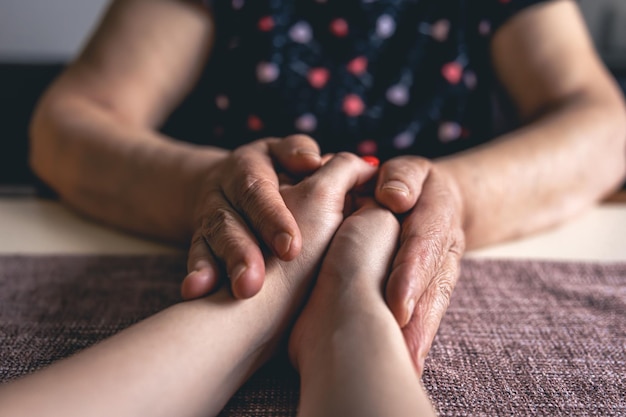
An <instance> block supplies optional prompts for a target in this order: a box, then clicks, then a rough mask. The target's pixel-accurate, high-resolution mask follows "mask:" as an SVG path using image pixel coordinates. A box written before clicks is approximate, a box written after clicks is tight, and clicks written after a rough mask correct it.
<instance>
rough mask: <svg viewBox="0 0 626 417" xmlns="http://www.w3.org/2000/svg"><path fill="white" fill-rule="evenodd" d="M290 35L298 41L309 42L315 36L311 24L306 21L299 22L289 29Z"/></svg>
mask: <svg viewBox="0 0 626 417" xmlns="http://www.w3.org/2000/svg"><path fill="white" fill-rule="evenodd" d="M289 37H290V38H291V39H292V40H293V41H294V42H298V43H307V42H309V41H310V40H311V39H312V38H313V31H312V30H311V26H310V25H309V24H308V23H306V22H298V23H296V24H295V25H293V26H292V27H291V29H289Z"/></svg>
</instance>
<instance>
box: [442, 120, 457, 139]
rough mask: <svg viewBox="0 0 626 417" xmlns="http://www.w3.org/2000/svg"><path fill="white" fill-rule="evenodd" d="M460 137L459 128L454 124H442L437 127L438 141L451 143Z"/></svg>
mask: <svg viewBox="0 0 626 417" xmlns="http://www.w3.org/2000/svg"><path fill="white" fill-rule="evenodd" d="M460 136H461V126H460V125H459V124H458V123H456V122H443V123H441V125H439V140H441V141H442V142H443V143H447V142H452V141H453V140H456V139H458V138H459V137H460Z"/></svg>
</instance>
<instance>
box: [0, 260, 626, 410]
mask: <svg viewBox="0 0 626 417" xmlns="http://www.w3.org/2000/svg"><path fill="white" fill-rule="evenodd" d="M185 263H186V257H185V256H184V255H181V256H174V257H171V256H157V257H151V256H138V257H137V256H113V257H107V256H45V257H32V256H31V257H20V256H0V383H2V382H4V381H8V380H10V379H13V378H16V377H19V376H20V375H24V374H27V373H29V372H31V371H33V370H35V369H38V368H40V367H42V366H45V365H48V364H49V363H51V362H53V361H55V360H58V359H60V358H63V357H66V356H69V355H71V354H72V353H74V352H76V351H78V350H80V349H83V348H85V347H87V346H89V345H91V344H93V343H95V342H97V341H99V340H102V339H104V338H106V337H109V336H111V335H113V334H114V333H116V332H118V331H120V330H121V329H123V328H125V327H128V326H129V325H131V324H132V323H134V322H136V321H138V320H140V319H142V318H144V317H146V316H148V315H151V314H153V313H156V312H157V311H159V310H162V309H163V308H166V307H167V306H169V305H171V304H173V303H176V302H178V300H179V291H178V289H179V284H180V280H181V278H182V277H183V276H184V275H185V271H186V267H185ZM625 311H626V263H618V264H596V263H554V262H533V261H479V260H464V261H463V269H462V274H461V278H460V279H459V283H458V285H457V288H456V290H455V292H454V294H453V296H452V302H451V304H450V307H449V309H448V312H447V313H446V316H445V317H444V319H443V322H442V323H441V327H440V329H439V333H438V335H437V337H436V339H435V341H434V343H433V347H432V350H431V353H430V356H429V359H428V360H427V361H426V369H425V372H424V386H425V387H426V389H427V391H428V392H429V394H430V396H431V398H432V400H433V402H434V404H435V406H436V408H437V409H438V410H439V412H440V415H442V416H512V415H515V416H585V417H586V416H624V415H626V345H625V341H626V320H624V312H625ZM184 348H185V347H184V346H181V349H182V350H184ZM285 357H286V354H284V355H281V356H280V357H279V358H277V359H276V360H275V361H274V362H272V363H270V364H268V365H267V366H266V367H265V368H263V369H262V370H260V372H258V373H257V374H256V375H254V376H253V377H252V378H251V379H250V380H249V381H248V383H246V385H244V386H243V387H242V388H241V389H240V390H239V392H238V393H237V394H236V395H235V396H234V397H233V399H232V400H231V401H230V402H229V403H228V404H227V406H226V408H225V409H224V410H223V412H222V413H221V414H220V415H221V416H225V417H226V416H233V417H238V416H246V417H248V416H258V417H261V416H268V417H269V416H273V417H276V416H295V415H296V406H297V403H298V391H299V383H298V375H297V373H295V372H294V370H293V369H291V367H290V365H289V363H288V362H287V361H286V359H285Z"/></svg>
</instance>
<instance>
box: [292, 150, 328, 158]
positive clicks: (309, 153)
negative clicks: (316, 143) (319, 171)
mask: <svg viewBox="0 0 626 417" xmlns="http://www.w3.org/2000/svg"><path fill="white" fill-rule="evenodd" d="M296 155H299V156H304V157H307V158H311V159H315V160H316V161H319V160H320V159H322V157H321V156H320V154H319V153H317V152H315V151H310V150H308V149H298V150H296Z"/></svg>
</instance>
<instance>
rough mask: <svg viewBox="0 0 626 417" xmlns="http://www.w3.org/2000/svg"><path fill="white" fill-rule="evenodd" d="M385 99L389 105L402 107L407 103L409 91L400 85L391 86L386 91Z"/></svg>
mask: <svg viewBox="0 0 626 417" xmlns="http://www.w3.org/2000/svg"><path fill="white" fill-rule="evenodd" d="M386 97H387V100H389V102H390V103H393V104H395V105H396V106H404V105H406V103H408V102H409V90H408V88H406V86H405V85H402V84H396V85H392V86H391V87H389V89H388V90H387V94H386Z"/></svg>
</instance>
